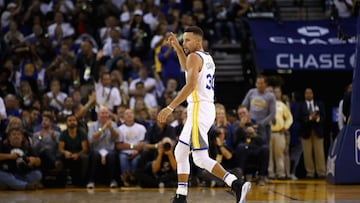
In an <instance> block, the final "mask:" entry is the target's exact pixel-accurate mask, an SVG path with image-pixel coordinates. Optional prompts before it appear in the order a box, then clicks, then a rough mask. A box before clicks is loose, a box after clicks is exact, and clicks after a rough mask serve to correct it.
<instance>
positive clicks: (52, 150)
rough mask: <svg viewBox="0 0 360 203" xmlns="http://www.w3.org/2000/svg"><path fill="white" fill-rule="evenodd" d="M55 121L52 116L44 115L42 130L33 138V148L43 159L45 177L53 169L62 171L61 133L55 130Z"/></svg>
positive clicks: (42, 168) (42, 166)
mask: <svg viewBox="0 0 360 203" xmlns="http://www.w3.org/2000/svg"><path fill="white" fill-rule="evenodd" d="M53 119H54V117H53V116H52V115H51V114H49V113H43V115H42V121H41V127H40V130H39V131H37V132H35V133H34V135H33V137H32V138H31V146H32V148H33V150H34V152H35V153H36V154H37V155H39V157H40V158H41V163H42V165H41V170H42V173H43V174H44V175H45V174H47V173H49V172H50V171H51V170H53V169H56V170H57V171H60V170H61V163H60V162H59V161H58V160H57V148H58V146H57V143H58V140H59V136H60V131H58V130H54V129H53V127H52V126H53V124H54V123H53Z"/></svg>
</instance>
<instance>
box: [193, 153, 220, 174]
mask: <svg viewBox="0 0 360 203" xmlns="http://www.w3.org/2000/svg"><path fill="white" fill-rule="evenodd" d="M192 156H193V161H194V164H195V165H196V166H198V167H200V168H204V169H206V170H208V171H211V170H212V168H213V167H214V165H215V163H216V161H215V160H213V159H210V157H209V156H208V154H207V151H206V153H204V152H202V151H194V152H193V155H192Z"/></svg>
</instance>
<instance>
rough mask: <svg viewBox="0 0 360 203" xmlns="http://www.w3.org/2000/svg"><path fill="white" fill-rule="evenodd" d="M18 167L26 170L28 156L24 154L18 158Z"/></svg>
mask: <svg viewBox="0 0 360 203" xmlns="http://www.w3.org/2000/svg"><path fill="white" fill-rule="evenodd" d="M16 167H17V168H18V169H19V170H21V171H23V170H26V169H27V161H26V158H25V157H23V156H20V157H18V158H17V159H16Z"/></svg>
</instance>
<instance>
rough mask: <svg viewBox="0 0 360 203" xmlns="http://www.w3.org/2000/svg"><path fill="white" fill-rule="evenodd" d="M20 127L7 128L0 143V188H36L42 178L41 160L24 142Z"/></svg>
mask: <svg viewBox="0 0 360 203" xmlns="http://www.w3.org/2000/svg"><path fill="white" fill-rule="evenodd" d="M24 140H25V138H24V134H23V131H22V129H21V128H12V129H9V132H8V136H7V138H6V139H5V140H3V141H2V142H1V144H0V166H1V167H0V188H1V189H13V190H27V189H36V188H37V187H38V186H39V184H40V181H41V179H42V174H41V172H40V170H39V167H40V165H41V160H40V158H39V157H36V156H35V155H34V153H33V151H32V149H31V147H30V146H29V145H28V144H25V142H24Z"/></svg>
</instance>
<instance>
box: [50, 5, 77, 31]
mask: <svg viewBox="0 0 360 203" xmlns="http://www.w3.org/2000/svg"><path fill="white" fill-rule="evenodd" d="M54 21H55V22H54V23H53V24H51V25H49V26H48V34H49V35H50V36H54V35H55V30H56V29H57V28H59V29H60V30H59V31H60V32H61V33H63V35H62V36H63V37H67V36H70V35H73V34H75V31H74V28H73V27H72V25H71V24H70V23H67V22H65V19H64V13H63V12H62V11H60V10H59V11H56V12H55V17H54Z"/></svg>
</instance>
